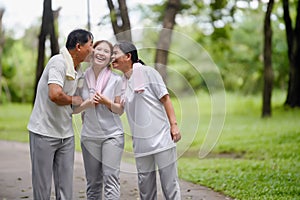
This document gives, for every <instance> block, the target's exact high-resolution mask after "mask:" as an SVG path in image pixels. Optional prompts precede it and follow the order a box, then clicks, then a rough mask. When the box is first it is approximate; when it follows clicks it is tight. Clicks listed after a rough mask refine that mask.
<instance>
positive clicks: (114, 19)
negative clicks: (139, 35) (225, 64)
mask: <svg viewBox="0 0 300 200" xmlns="http://www.w3.org/2000/svg"><path fill="white" fill-rule="evenodd" d="M107 4H108V8H109V11H110V20H111V25H112V28H113V31H114V35H115V36H116V39H117V40H126V41H132V38H131V25H130V19H129V15H128V9H127V5H126V0H118V4H119V6H118V9H116V7H115V5H114V3H113V1H112V0H107Z"/></svg>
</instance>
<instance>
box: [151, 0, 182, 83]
mask: <svg viewBox="0 0 300 200" xmlns="http://www.w3.org/2000/svg"><path fill="white" fill-rule="evenodd" d="M179 10H180V0H168V1H167V2H166V7H165V11H164V12H163V13H164V18H163V28H162V30H161V31H160V35H159V39H158V42H157V48H156V54H155V62H154V63H155V68H156V70H157V71H158V72H159V73H160V74H161V76H162V78H163V80H164V82H165V83H167V68H166V66H167V63H168V54H169V52H168V51H169V48H170V44H171V38H172V32H173V28H174V25H175V18H176V14H177V13H178V11H179Z"/></svg>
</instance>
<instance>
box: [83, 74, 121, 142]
mask: <svg viewBox="0 0 300 200" xmlns="http://www.w3.org/2000/svg"><path fill="white" fill-rule="evenodd" d="M121 89H122V79H121V76H120V75H118V74H116V73H114V72H112V73H111V76H110V78H109V81H108V83H107V85H106V87H105V89H104V90H103V95H104V96H106V97H107V98H109V99H110V100H111V101H114V99H115V97H116V96H121ZM80 94H81V96H82V98H83V99H84V100H86V99H88V98H90V93H89V88H88V85H87V82H86V80H85V81H84V84H83V88H82V90H81V92H80ZM123 134H124V131H123V126H122V122H121V119H120V116H119V114H116V113H113V112H112V111H110V110H109V109H108V108H107V107H106V106H105V105H102V104H98V105H96V106H94V107H90V108H87V109H86V110H85V111H84V114H83V125H82V130H81V136H85V137H91V138H101V139H105V138H109V137H112V136H118V135H123Z"/></svg>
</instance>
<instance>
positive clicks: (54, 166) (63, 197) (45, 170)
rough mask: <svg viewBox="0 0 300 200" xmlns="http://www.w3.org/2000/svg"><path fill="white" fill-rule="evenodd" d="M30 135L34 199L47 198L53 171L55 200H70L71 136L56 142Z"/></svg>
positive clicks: (71, 175) (71, 177)
mask: <svg viewBox="0 0 300 200" xmlns="http://www.w3.org/2000/svg"><path fill="white" fill-rule="evenodd" d="M29 133H30V156H31V168H32V188H33V199H35V200H49V199H50V197H51V185H52V172H53V180H54V186H55V195H56V200H71V199H72V195H73V168H74V137H69V138H65V139H59V138H52V137H46V136H42V135H39V134H35V133H32V132H29Z"/></svg>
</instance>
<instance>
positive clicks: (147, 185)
mask: <svg viewBox="0 0 300 200" xmlns="http://www.w3.org/2000/svg"><path fill="white" fill-rule="evenodd" d="M112 59H113V62H112V64H113V67H114V68H115V69H118V70H120V71H122V72H123V73H124V76H123V81H124V82H123V93H124V95H123V99H122V100H121V101H123V104H124V106H125V111H126V114H127V119H128V122H129V125H130V129H131V132H132V138H133V147H134V153H135V159H136V166H137V171H138V185H139V190H140V198H141V199H145V200H148V199H156V198H157V197H156V196H157V186H156V170H155V167H156V165H157V166H158V170H159V175H160V180H161V186H162V190H163V194H164V196H165V198H166V199H172V200H175V199H180V188H179V183H178V176H177V164H176V159H177V156H176V144H175V143H176V142H177V141H179V140H180V138H181V135H180V132H179V128H178V126H177V122H176V117H175V112H174V109H173V106H172V102H171V100H170V97H169V94H168V90H167V88H166V86H165V84H164V82H163V80H162V78H161V76H160V74H159V73H158V72H157V71H156V70H155V69H153V68H151V67H148V66H145V65H143V62H141V61H140V60H139V58H138V53H137V49H136V47H135V46H134V45H133V44H132V43H129V42H120V43H118V44H116V45H115V46H114V50H113V56H112Z"/></svg>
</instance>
